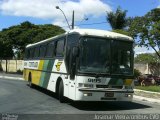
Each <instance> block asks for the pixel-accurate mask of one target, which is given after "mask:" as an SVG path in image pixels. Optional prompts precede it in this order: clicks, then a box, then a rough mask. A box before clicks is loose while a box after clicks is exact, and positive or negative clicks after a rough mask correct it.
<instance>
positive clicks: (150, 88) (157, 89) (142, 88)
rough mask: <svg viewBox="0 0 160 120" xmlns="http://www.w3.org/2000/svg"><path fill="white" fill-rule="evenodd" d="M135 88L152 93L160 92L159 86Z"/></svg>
mask: <svg viewBox="0 0 160 120" xmlns="http://www.w3.org/2000/svg"><path fill="white" fill-rule="evenodd" d="M135 88H136V89H141V90H146V91H152V92H160V87H159V86H135Z"/></svg>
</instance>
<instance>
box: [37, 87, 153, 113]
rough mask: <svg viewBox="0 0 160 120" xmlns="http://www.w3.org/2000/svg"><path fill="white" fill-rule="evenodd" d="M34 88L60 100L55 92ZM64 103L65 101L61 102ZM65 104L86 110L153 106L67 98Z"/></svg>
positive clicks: (113, 109) (131, 108) (114, 109)
mask: <svg viewBox="0 0 160 120" xmlns="http://www.w3.org/2000/svg"><path fill="white" fill-rule="evenodd" d="M34 89H36V90H38V91H40V92H43V93H44V94H46V95H49V96H51V97H54V98H55V99H57V100H58V97H57V95H56V94H55V93H53V92H51V91H48V90H46V89H43V88H41V87H38V86H34ZM61 104H63V103H61ZM65 104H68V105H71V106H72V107H74V108H77V109H79V110H85V111H118V110H135V109H145V108H151V106H147V105H144V104H140V103H136V102H118V101H116V102H114V101H113V102H111V101H107V102H73V101H71V100H67V101H66V103H65Z"/></svg>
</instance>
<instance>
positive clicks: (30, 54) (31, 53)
mask: <svg viewBox="0 0 160 120" xmlns="http://www.w3.org/2000/svg"><path fill="white" fill-rule="evenodd" d="M29 51H30V53H29V58H30V59H33V57H34V48H30V50H29Z"/></svg>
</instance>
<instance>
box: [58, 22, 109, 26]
mask: <svg viewBox="0 0 160 120" xmlns="http://www.w3.org/2000/svg"><path fill="white" fill-rule="evenodd" d="M106 23H108V22H96V23H85V24H78V25H75V26H85V25H97V24H106ZM61 27H68V26H61Z"/></svg>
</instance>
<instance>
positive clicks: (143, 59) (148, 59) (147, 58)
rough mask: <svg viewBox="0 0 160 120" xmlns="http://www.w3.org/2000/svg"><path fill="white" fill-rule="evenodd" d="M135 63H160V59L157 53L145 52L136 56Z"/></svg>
mask: <svg viewBox="0 0 160 120" xmlns="http://www.w3.org/2000/svg"><path fill="white" fill-rule="evenodd" d="M135 63H149V64H150V63H160V59H159V58H158V56H157V54H155V53H144V54H139V55H137V56H136V57H135Z"/></svg>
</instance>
